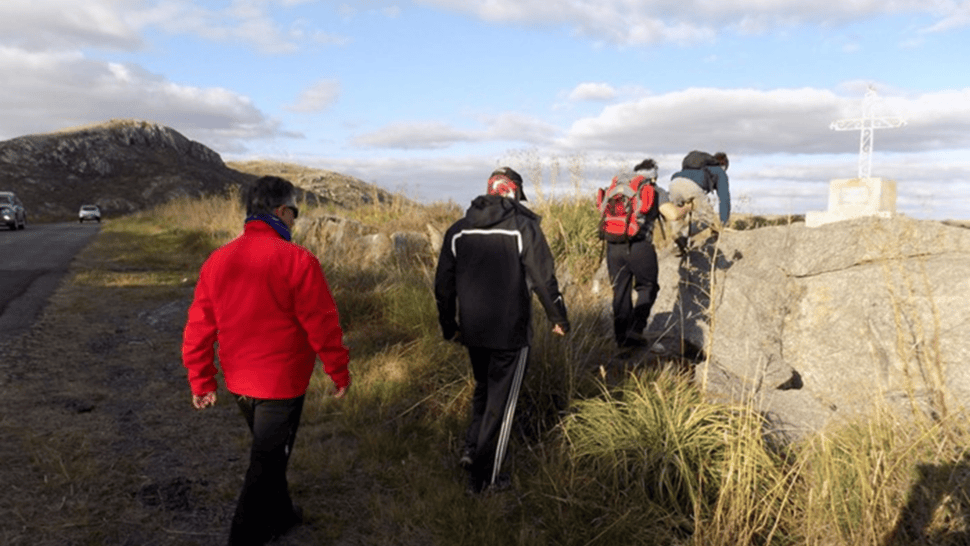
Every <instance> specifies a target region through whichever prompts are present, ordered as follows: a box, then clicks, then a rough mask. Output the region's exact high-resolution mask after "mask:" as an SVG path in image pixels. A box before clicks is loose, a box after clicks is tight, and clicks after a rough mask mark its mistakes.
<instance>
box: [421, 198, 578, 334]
mask: <svg viewBox="0 0 970 546" xmlns="http://www.w3.org/2000/svg"><path fill="white" fill-rule="evenodd" d="M539 221H540V218H539V216H538V215H536V214H535V213H534V212H532V211H531V210H529V209H527V208H526V207H524V206H522V205H521V204H519V203H518V202H517V201H515V200H512V199H508V198H504V197H499V196H495V195H482V196H480V197H477V198H475V200H474V201H472V204H471V207H469V208H468V211H467V212H466V213H465V217H464V218H462V219H460V220H458V221H457V222H455V223H454V224H452V226H451V227H450V228H448V231H447V232H445V237H444V241H443V244H442V245H441V254H440V255H439V257H438V269H437V272H436V275H435V300H436V302H437V305H438V320H439V322H440V324H441V332H442V334H443V335H444V337H445V339H449V340H450V339H452V338H454V336H455V332H456V331H458V330H459V329H460V330H461V336H462V343H464V344H465V345H468V346H470V347H484V348H489V349H518V348H521V347H524V346H526V345H529V342H530V339H531V329H530V326H531V310H532V300H531V296H530V291H531V292H535V294H536V296H537V297H538V298H539V302H540V303H541V304H542V307H543V309H545V311H546V316H547V317H549V320H550V321H551V322H553V323H555V324H558V325H560V326H561V327H562V328H563V330H564V331H567V332H568V331H569V319H568V318H567V316H566V305H565V303H564V301H563V297H562V294H561V293H560V292H559V283H558V281H557V280H556V273H555V270H556V268H555V264H554V263H553V258H552V252H551V251H550V250H549V245H548V243H547V242H546V238H545V236H544V235H543V234H542V230H541V229H540V228H539ZM456 316H457V320H456Z"/></svg>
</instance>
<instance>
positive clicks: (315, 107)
mask: <svg viewBox="0 0 970 546" xmlns="http://www.w3.org/2000/svg"><path fill="white" fill-rule="evenodd" d="M339 97H340V82H338V81H336V80H322V81H319V82H317V83H315V84H313V85H312V86H310V88H308V89H306V90H304V91H303V93H301V94H300V97H299V98H298V99H297V100H296V103H294V104H293V105H291V106H289V107H288V109H289V110H292V111H294V112H321V111H324V110H326V109H328V108H330V106H332V105H333V103H334V102H336V101H337V99H338V98H339Z"/></svg>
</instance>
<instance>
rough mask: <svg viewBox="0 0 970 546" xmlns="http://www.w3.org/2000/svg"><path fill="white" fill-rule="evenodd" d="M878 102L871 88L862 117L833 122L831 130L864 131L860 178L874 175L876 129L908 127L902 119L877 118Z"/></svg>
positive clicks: (860, 156) (860, 155)
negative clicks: (873, 160) (873, 159)
mask: <svg viewBox="0 0 970 546" xmlns="http://www.w3.org/2000/svg"><path fill="white" fill-rule="evenodd" d="M875 102H876V90H875V89H874V88H873V87H872V86H869V89H868V90H867V91H866V95H865V97H863V98H862V117H861V118H855V119H840V120H838V121H833V122H832V124H831V125H829V128H831V129H834V130H836V131H862V134H861V135H860V136H859V178H860V179H866V178H869V176H870V174H871V173H872V140H873V139H872V137H873V130H875V129H894V128H896V127H902V126H903V125H906V120H904V119H902V118H894V117H891V118H877V117H875V114H874V113H873V111H872V106H873V104H874V103H875Z"/></svg>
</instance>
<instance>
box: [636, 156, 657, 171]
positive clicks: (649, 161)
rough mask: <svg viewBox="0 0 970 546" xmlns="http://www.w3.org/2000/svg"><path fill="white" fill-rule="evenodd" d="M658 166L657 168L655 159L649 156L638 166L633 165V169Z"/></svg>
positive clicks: (642, 169)
mask: <svg viewBox="0 0 970 546" xmlns="http://www.w3.org/2000/svg"><path fill="white" fill-rule="evenodd" d="M656 168H657V162H656V161H654V160H653V159H652V158H649V157H648V158H647V159H644V160H643V161H641V162H640V163H638V164H637V166H636V167H633V170H634V171H647V170H650V169H656Z"/></svg>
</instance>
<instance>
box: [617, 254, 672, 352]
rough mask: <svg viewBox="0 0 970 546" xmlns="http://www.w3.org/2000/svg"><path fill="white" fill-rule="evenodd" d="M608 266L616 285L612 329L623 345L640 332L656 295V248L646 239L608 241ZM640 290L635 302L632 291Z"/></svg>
mask: <svg viewBox="0 0 970 546" xmlns="http://www.w3.org/2000/svg"><path fill="white" fill-rule="evenodd" d="M606 266H607V269H608V270H609V273H610V282H611V283H612V285H613V333H614V336H615V337H616V342H617V344H619V345H623V344H624V343H626V341H627V336H628V335H629V334H641V333H642V332H643V328H644V327H645V326H646V325H647V319H648V318H650V309H651V308H652V307H653V302H654V301H656V299H657V292H658V291H659V290H660V285H659V284H657V271H658V269H657V251H656V250H654V248H653V243H652V242H651V241H649V240H647V239H644V240H643V241H636V242H633V243H609V244H607V245H606ZM634 290H636V293H637V303H636V306H634V305H633V291H634Z"/></svg>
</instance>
